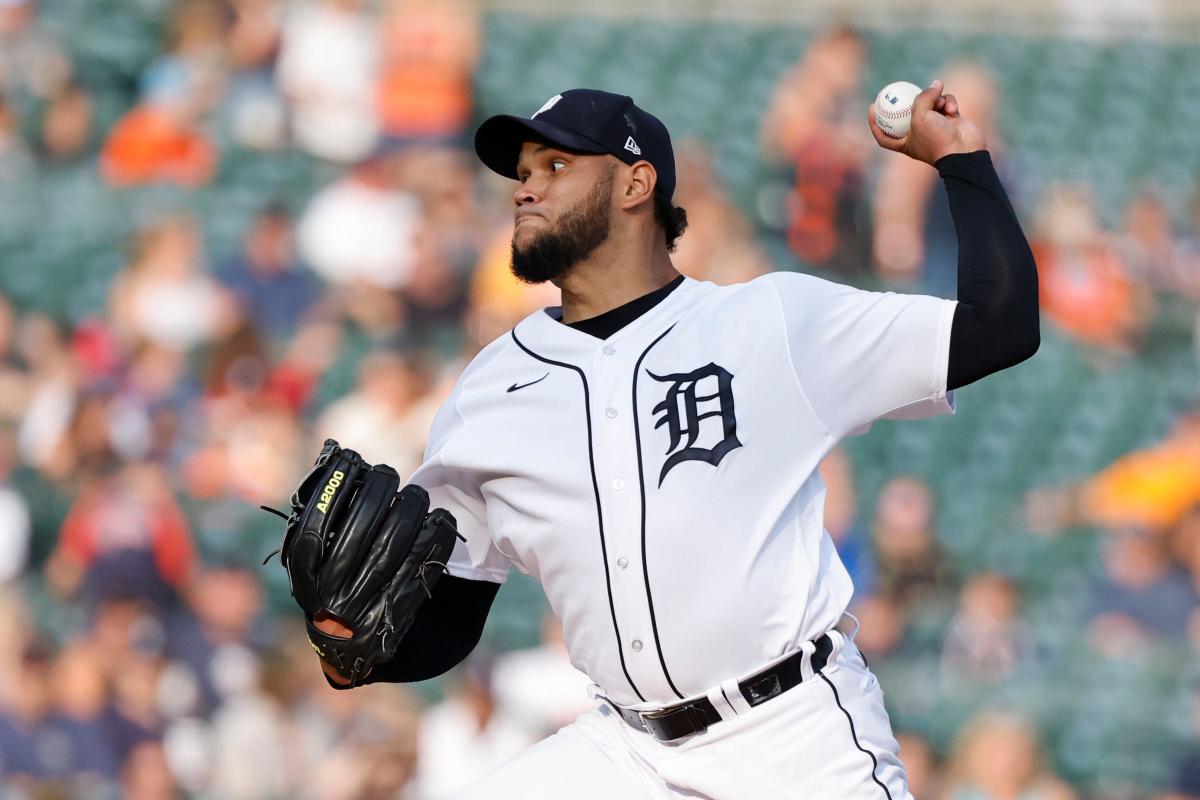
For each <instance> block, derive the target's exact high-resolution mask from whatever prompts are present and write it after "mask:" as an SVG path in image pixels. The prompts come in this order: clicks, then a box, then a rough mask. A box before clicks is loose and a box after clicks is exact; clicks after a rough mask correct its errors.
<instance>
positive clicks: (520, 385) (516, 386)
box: [508, 372, 550, 392]
mask: <svg viewBox="0 0 1200 800" xmlns="http://www.w3.org/2000/svg"><path fill="white" fill-rule="evenodd" d="M549 377H550V373H549V372H547V373H546V374H545V375H543V376H542V377H540V378H538V379H537V380H536V381H530V382H529V383H514V384H513V385H512V386H510V387H508V391H510V392H515V391H516V390H517V389H524V388H525V387H526V386H533V385H534V384H535V383H541V382H542V381H544V380H546V378H549Z"/></svg>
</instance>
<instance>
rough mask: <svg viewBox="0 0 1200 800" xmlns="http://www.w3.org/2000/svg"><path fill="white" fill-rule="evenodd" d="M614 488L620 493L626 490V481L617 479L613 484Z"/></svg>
mask: <svg viewBox="0 0 1200 800" xmlns="http://www.w3.org/2000/svg"><path fill="white" fill-rule="evenodd" d="M612 487H613V488H614V489H616V490H617V491H618V492H619V491H621V490H622V489H624V488H625V481H623V480H621V479H620V478H617V479H616V480H615V481H613V482H612Z"/></svg>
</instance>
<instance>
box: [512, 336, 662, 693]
mask: <svg viewBox="0 0 1200 800" xmlns="http://www.w3.org/2000/svg"><path fill="white" fill-rule="evenodd" d="M512 339H513V341H514V342H516V343H517V347H519V348H521V349H522V350H524V351H525V352H526V353H528V354H529V355H531V356H533V357H534V358H536V359H537V360H538V361H541V362H542V363H543V364H551V365H553V366H556V367H563V368H564V369H569V370H574V372H575V373H576V374H577V375H578V376H579V380H580V381H582V382H583V412H584V413H583V419H584V421H585V422H587V440H588V469H589V470H590V471H591V473H592V492H593V494H594V495H595V497H596V524H597V526H598V527H599V528H600V555H601V557H602V559H603V561H604V588H605V590H606V591H607V592H608V610H609V613H610V614H612V624H613V633H614V634H615V635H616V637H617V656H618V657H620V659H621V671H622V672H624V673H625V680H627V681H629V686H630V688H632V689H633V693H634V694H636V695H637V696H638V699H639V700H641V701H642V702H643V703H644V702H646V698H645V697H643V696H642V693H641V692H640V691H639V690H638V687H637V684H636V683H634V682H633V678H632V677H630V675H629V668H628V667H626V666H625V649H624V646H623V645H622V641H621V629H620V627H619V626H618V625H617V607H616V604H615V603H614V602H613V594H612V580H611V578H610V576H609V569H608V546H607V545H606V544H605V542H604V514H603V512H602V511H601V510H600V484H599V483H598V482H597V481H596V457H595V451H594V449H593V447H592V401H591V395H590V393H589V392H588V382H587V376H586V375H585V374H584V373H583V370H582V369H580V368H579V367H577V366H575V365H574V364H567V363H565V362H562V361H554V360H552V359H549V358H546V357H545V356H539V355H538V354H537V353H535V352H533V351H532V350H530V349H529V348H528V347H526V346H525V345H524V344H522V343H521V340H520V339H518V338H517V329H516V328H513V329H512ZM634 419H635V420H636V419H637V414H634ZM657 639H658V636H657V634H655V640H656V641H657Z"/></svg>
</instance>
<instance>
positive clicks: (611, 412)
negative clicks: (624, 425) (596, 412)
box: [604, 407, 617, 419]
mask: <svg viewBox="0 0 1200 800" xmlns="http://www.w3.org/2000/svg"><path fill="white" fill-rule="evenodd" d="M604 416H606V417H608V418H609V419H612V418H614V417H615V416H617V410H616V409H615V408H611V407H609V408H606V409H604Z"/></svg>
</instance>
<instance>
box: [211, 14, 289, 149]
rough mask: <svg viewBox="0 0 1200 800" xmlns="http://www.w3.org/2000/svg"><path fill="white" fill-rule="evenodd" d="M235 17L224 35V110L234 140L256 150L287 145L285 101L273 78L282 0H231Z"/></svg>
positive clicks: (279, 44)
mask: <svg viewBox="0 0 1200 800" xmlns="http://www.w3.org/2000/svg"><path fill="white" fill-rule="evenodd" d="M229 6H230V12H231V13H232V18H231V19H230V20H229V31H228V35H227V36H226V57H227V60H228V66H229V68H230V77H229V80H230V85H229V90H228V92H227V93H226V96H225V98H224V103H223V105H224V108H223V114H224V115H225V117H226V118H227V120H228V125H229V127H230V130H231V133H232V135H233V138H234V140H235V141H236V142H237V143H238V144H239V145H241V146H242V147H247V148H250V149H254V150H280V149H282V148H284V147H286V145H287V140H288V131H287V106H286V105H285V103H284V100H283V98H282V97H281V96H280V92H279V89H278V87H277V86H276V83H275V63H276V61H277V59H278V57H279V50H280V46H281V40H282V35H283V31H282V23H283V14H284V11H283V3H282V2H281V1H280V0H229Z"/></svg>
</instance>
